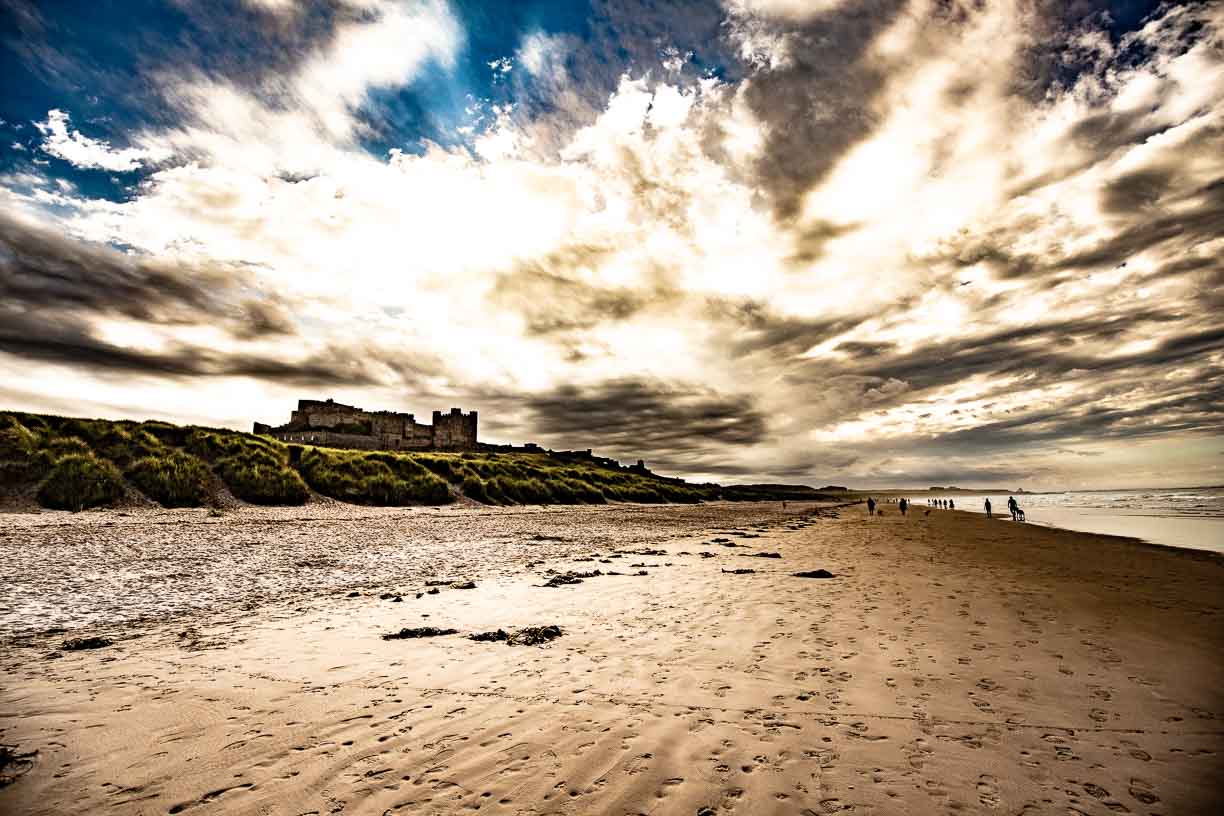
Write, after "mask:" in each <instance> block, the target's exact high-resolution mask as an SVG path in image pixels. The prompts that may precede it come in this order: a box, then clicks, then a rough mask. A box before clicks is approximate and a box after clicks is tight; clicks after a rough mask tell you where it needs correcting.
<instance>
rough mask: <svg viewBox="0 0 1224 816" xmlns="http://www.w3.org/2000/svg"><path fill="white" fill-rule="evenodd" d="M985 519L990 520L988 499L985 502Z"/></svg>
mask: <svg viewBox="0 0 1224 816" xmlns="http://www.w3.org/2000/svg"><path fill="white" fill-rule="evenodd" d="M986 518H990V499H987V500H986Z"/></svg>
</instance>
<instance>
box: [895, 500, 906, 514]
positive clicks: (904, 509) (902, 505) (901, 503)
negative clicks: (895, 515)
mask: <svg viewBox="0 0 1224 816" xmlns="http://www.w3.org/2000/svg"><path fill="white" fill-rule="evenodd" d="M897 505H898V507H899V508H900V509H901V515H903V516H904V515H905V511H906V510H908V509H909V502H907V501H906V500H905V499H902V500H901V501H899V502H897Z"/></svg>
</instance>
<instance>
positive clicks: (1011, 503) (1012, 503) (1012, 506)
mask: <svg viewBox="0 0 1224 816" xmlns="http://www.w3.org/2000/svg"><path fill="white" fill-rule="evenodd" d="M1007 509H1008V510H1009V511H1011V517H1012V521H1015V520H1016V514H1017V513H1019V512H1020V505H1019V504H1018V503H1017V502H1016V497H1015V496H1008V497H1007Z"/></svg>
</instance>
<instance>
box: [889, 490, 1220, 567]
mask: <svg viewBox="0 0 1224 816" xmlns="http://www.w3.org/2000/svg"><path fill="white" fill-rule="evenodd" d="M1009 495H1011V496H1015V498H1016V501H1018V502H1019V503H1020V509H1022V510H1023V511H1024V515H1025V518H1026V521H1027V523H1029V524H1044V525H1047V526H1051V527H1062V528H1063V529H1067V530H1079V531H1081V532H1087V533H1104V534H1107V535H1119V536H1129V537H1132V538H1138V539H1141V540H1143V541H1147V542H1149V543H1152V544H1162V545H1165V546H1170V547H1185V548H1189V549H1195V550H1210V551H1212V552H1218V553H1224V486H1217V487H1182V488H1145V489H1139V490H1071V491H1066V492H1062V493H1012V494H1008V493H990V494H978V495H970V494H966V493H960V494H957V493H938V492H928V493H916V494H914V495H912V496H909V499H910V501H912V502H913V503H914V505H915V506H917V507H921V506H924V505H925V504H926V502H927V500H928V499H950V500H952V501H953V502H955V504H956V509H957V510H968V511H970V512H975V513H985V512H986V509H985V500H986V499H987V498H989V499H990V503H991V509H992V510H993V512H994V513H995V514H996V515H1002V516H1007V515H1008V512H1007V499H1008V496H1009Z"/></svg>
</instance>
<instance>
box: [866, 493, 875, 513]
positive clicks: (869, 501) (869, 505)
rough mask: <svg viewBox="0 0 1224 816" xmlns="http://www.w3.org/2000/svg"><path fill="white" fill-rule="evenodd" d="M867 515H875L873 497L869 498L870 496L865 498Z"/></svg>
mask: <svg viewBox="0 0 1224 816" xmlns="http://www.w3.org/2000/svg"><path fill="white" fill-rule="evenodd" d="M867 515H869V516H874V515H875V499H873V498H871V497H870V496H869V497H868V498H867Z"/></svg>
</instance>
